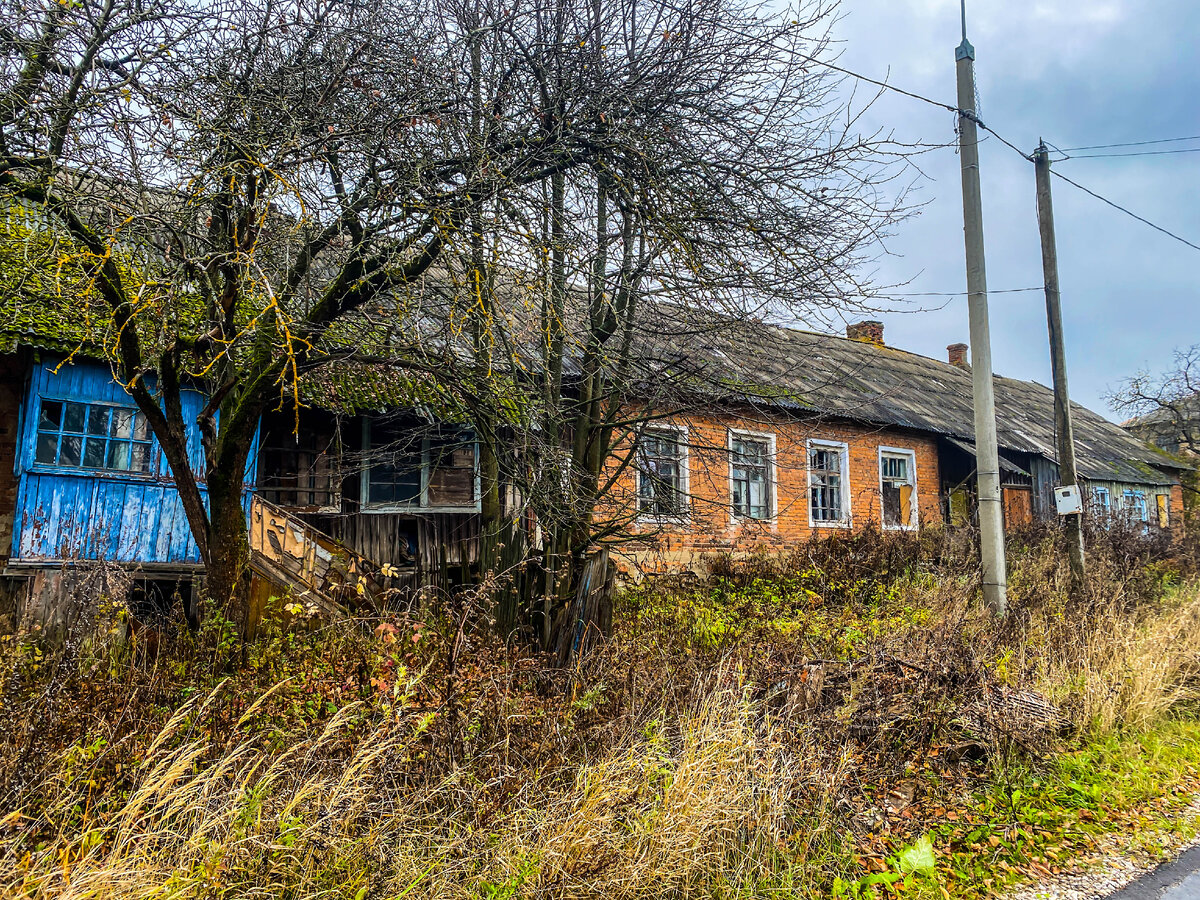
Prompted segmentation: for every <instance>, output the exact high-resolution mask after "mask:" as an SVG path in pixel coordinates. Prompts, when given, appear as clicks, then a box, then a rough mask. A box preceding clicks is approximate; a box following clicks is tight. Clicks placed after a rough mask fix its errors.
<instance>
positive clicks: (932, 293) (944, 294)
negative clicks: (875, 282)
mask: <svg viewBox="0 0 1200 900" xmlns="http://www.w3.org/2000/svg"><path fill="white" fill-rule="evenodd" d="M1045 289H1046V288H1045V286H1044V285H1038V286H1037V287H1027V288H1004V289H1001V290H998V291H993V290H991V289H990V288H989V289H988V291H987V293H988V294H989V295H991V294H1024V293H1026V292H1027V291H1044V290H1045ZM970 293H971V292H970V291H919V292H917V293H912V294H897V293H893V292H892V291H883V292H881V293H880V294H878V296H880V297H966V296H968V295H969V294H970Z"/></svg>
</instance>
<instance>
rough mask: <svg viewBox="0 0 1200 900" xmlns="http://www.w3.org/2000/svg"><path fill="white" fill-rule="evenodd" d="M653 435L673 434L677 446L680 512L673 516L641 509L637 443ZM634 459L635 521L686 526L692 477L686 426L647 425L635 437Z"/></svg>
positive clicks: (689, 515) (689, 513) (640, 469)
mask: <svg viewBox="0 0 1200 900" xmlns="http://www.w3.org/2000/svg"><path fill="white" fill-rule="evenodd" d="M654 434H674V435H675V443H676V444H678V445H679V496H680V503H679V506H680V510H679V512H678V513H676V514H675V515H667V516H661V515H658V514H656V513H652V512H646V511H645V510H644V509H643V508H642V478H643V475H644V473H643V472H642V467H641V465H640V460H639V459H638V458H637V454H638V452H639V447H638V442H639V441H641V439H642V437H643V436H645V435H654ZM633 453H634V459H633V468H634V472H635V473H636V478H635V482H634V502H635V503H636V504H637V521H638V522H645V523H650V524H668V523H669V524H686V523H688V522H690V521H691V515H692V492H691V486H692V475H691V449H690V447H689V445H688V428H687V426H686V425H671V424H669V423H663V424H654V425H647V426H646V427H645V428H643V429H642V430H641V431H640V432H639V433H638V434H637V435H636V436H635V440H634V447H633Z"/></svg>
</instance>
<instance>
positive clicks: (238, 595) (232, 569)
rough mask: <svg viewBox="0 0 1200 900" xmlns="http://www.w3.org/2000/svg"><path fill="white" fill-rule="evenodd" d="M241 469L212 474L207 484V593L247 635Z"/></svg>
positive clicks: (247, 549) (247, 572) (247, 573)
mask: <svg viewBox="0 0 1200 900" xmlns="http://www.w3.org/2000/svg"><path fill="white" fill-rule="evenodd" d="M242 491H243V486H242V468H241V467H238V468H237V469H235V470H234V471H224V470H223V471H219V472H213V473H212V474H211V476H210V478H209V483H208V502H209V509H210V514H209V522H210V525H209V529H210V530H209V540H208V558H207V559H206V560H205V572H206V576H207V593H208V597H209V599H210V600H211V601H212V603H213V604H214V606H215V608H216V609H219V610H223V611H224V614H225V617H226V618H227V619H229V620H230V621H232V622H233V623H234V624H235V625H237V627H238V629H239V631H240V632H241V633H242V634H246V633H248V630H249V629H250V626H251V625H252V623H251V622H249V621H248V619H247V616H248V612H249V606H248V603H247V600H248V598H249V588H250V542H249V535H248V533H247V531H246V512H245V509H244V507H243V505H242Z"/></svg>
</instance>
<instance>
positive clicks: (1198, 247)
mask: <svg viewBox="0 0 1200 900" xmlns="http://www.w3.org/2000/svg"><path fill="white" fill-rule="evenodd" d="M1050 172H1051V174H1053V175H1057V176H1058V177H1059V178H1061V179H1062V180H1063V181H1065V182H1066V183H1067V184H1069V185H1071V186H1072V187H1076V188H1079V190H1081V191H1083V192H1084V193H1085V194H1090V195H1091V196H1093V197H1095V198H1096V199H1097V200H1101V201H1103V202H1105V203H1107V204H1108V205H1109V206H1111V207H1112V208H1113V209H1118V210H1120V211H1121V212H1123V213H1125V215H1127V216H1131V217H1133V218H1135V219H1137V220H1138V221H1139V222H1142V223H1144V224H1146V225H1149V226H1150V227H1151V228H1153V229H1154V230H1155V231H1161V232H1162V233H1163V234H1165V235H1166V236H1167V237H1172V238H1174V239H1175V240H1177V241H1179V242H1180V243H1181V244H1187V245H1188V246H1189V247H1191V248H1192V249H1193V250H1200V244H1193V243H1192V242H1191V241H1189V240H1188V239H1187V238H1182V237H1180V236H1179V235H1177V234H1175V233H1174V232H1172V231H1167V229H1165V228H1163V227H1162V226H1161V225H1155V224H1154V223H1153V222H1151V221H1150V220H1149V219H1144V218H1142V217H1141V216H1139V215H1138V214H1137V213H1135V212H1131V211H1130V210H1128V209H1126V208H1125V207H1123V206H1121V205H1120V204H1119V203H1114V202H1113V201H1111V200H1109V199H1108V198H1107V197H1102V196H1100V195H1099V194H1097V193H1096V192H1095V191H1093V190H1090V189H1088V188H1085V187H1084V186H1083V185H1082V184H1080V183H1079V182H1078V181H1072V180H1071V179H1070V178H1068V177H1067V176H1066V175H1064V174H1062V173H1061V172H1058V171H1055V170H1054V169H1051V170H1050Z"/></svg>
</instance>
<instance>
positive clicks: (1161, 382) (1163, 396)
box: [1106, 344, 1200, 457]
mask: <svg viewBox="0 0 1200 900" xmlns="http://www.w3.org/2000/svg"><path fill="white" fill-rule="evenodd" d="M1106 399H1107V400H1108V403H1109V406H1110V407H1111V408H1112V410H1113V411H1114V412H1117V413H1120V414H1122V415H1125V416H1129V417H1131V418H1133V419H1134V421H1133V422H1132V423H1130V424H1132V425H1133V427H1135V428H1136V429H1138V430H1139V433H1142V434H1143V436H1144V437H1146V438H1148V439H1149V440H1153V441H1154V442H1155V443H1156V444H1158V445H1159V446H1160V447H1162V448H1163V449H1164V450H1169V451H1171V452H1173V453H1181V454H1185V455H1189V456H1193V457H1200V344H1193V345H1192V346H1190V347H1185V348H1183V349H1181V350H1176V351H1175V354H1174V360H1173V363H1172V365H1171V367H1170V368H1169V369H1167V370H1165V371H1163V372H1157V373H1152V372H1149V371H1146V370H1142V371H1140V372H1138V373H1137V374H1135V375H1133V376H1131V377H1130V378H1126V379H1125V380H1124V381H1122V382H1121V383H1120V384H1119V385H1118V386H1117V387H1116V388H1115V389H1113V390H1111V391H1110V392H1109V393H1108V394H1107V395H1106Z"/></svg>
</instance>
